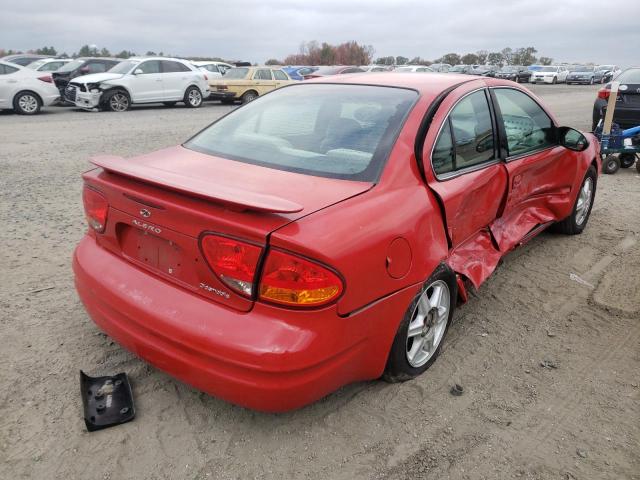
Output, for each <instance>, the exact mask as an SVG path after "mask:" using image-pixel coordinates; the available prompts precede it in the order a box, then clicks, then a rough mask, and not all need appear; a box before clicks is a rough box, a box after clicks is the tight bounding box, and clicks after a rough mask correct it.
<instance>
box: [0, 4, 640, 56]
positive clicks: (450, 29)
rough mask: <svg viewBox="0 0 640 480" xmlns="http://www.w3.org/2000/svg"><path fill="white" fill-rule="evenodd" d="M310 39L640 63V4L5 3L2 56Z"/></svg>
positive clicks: (266, 49) (196, 52)
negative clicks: (527, 50) (528, 50)
mask: <svg viewBox="0 0 640 480" xmlns="http://www.w3.org/2000/svg"><path fill="white" fill-rule="evenodd" d="M608 5H610V7H608ZM609 10H611V13H609ZM311 40H317V41H319V42H328V43H332V44H338V43H342V42H345V41H349V40H355V41H357V42H358V43H361V44H367V45H372V46H373V47H374V49H375V55H374V57H381V56H388V55H394V56H396V55H403V56H405V57H409V58H413V57H416V56H420V57H422V58H424V59H429V60H433V59H436V58H438V57H439V56H441V55H443V54H445V53H449V52H455V53H460V54H464V53H468V52H476V51H477V50H488V51H499V50H501V49H503V48H504V47H511V48H513V49H515V48H518V47H526V46H533V47H535V48H537V50H538V53H537V55H538V56H540V55H544V56H547V57H552V58H553V59H554V60H555V61H557V62H594V63H598V64H607V63H614V64H618V65H621V66H631V65H639V64H640V1H639V0H632V1H626V2H622V3H621V4H620V5H616V4H614V3H607V2H604V1H602V0H598V1H595V0H581V1H577V0H512V1H508V0H482V1H473V0H458V1H443V0H437V1H436V0H397V1H393V0H387V1H379V0H368V1H361V0H312V1H311V0H267V1H264V0H263V1H249V0H227V1H220V0H208V1H206V0H180V1H173V2H172V1H168V2H166V1H163V0H128V1H126V2H125V1H121V0H111V1H108V2H80V1H69V0H56V1H51V0H29V1H27V2H24V1H23V2H16V0H0V48H4V49H14V50H27V49H32V48H33V49H35V48H38V47H42V46H45V45H46V46H54V47H56V49H57V50H58V51H59V52H66V53H68V54H72V53H73V52H76V51H77V50H78V49H79V48H80V47H81V46H82V45H84V44H89V45H92V44H93V45H96V46H97V47H98V48H102V47H106V48H108V49H109V50H110V51H111V52H119V51H121V50H132V51H134V52H136V53H138V54H144V53H146V52H147V51H149V50H151V51H155V52H160V51H162V52H164V53H165V54H166V53H169V54H172V55H175V56H217V57H221V58H225V59H229V60H244V61H250V62H257V63H263V62H264V61H265V60H267V59H269V58H278V59H282V58H284V57H286V56H287V55H288V54H291V53H297V52H298V50H299V48H300V44H301V43H302V42H303V41H311Z"/></svg>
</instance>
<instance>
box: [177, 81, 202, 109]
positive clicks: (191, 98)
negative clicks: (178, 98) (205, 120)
mask: <svg viewBox="0 0 640 480" xmlns="http://www.w3.org/2000/svg"><path fill="white" fill-rule="evenodd" d="M203 100H204V99H203V98H202V92H201V91H200V89H199V88H198V87H195V86H193V85H192V86H190V87H189V88H187V91H186V92H184V99H183V100H182V101H183V102H184V104H185V105H186V106H187V107H189V108H200V107H201V106H202V102H203Z"/></svg>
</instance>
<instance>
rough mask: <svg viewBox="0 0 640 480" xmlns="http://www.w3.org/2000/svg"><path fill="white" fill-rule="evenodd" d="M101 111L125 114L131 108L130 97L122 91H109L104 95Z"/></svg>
mask: <svg viewBox="0 0 640 480" xmlns="http://www.w3.org/2000/svg"><path fill="white" fill-rule="evenodd" d="M104 97H105V98H104V101H103V102H102V104H103V109H104V110H109V111H111V112H126V111H127V110H129V108H131V97H129V94H128V93H127V92H126V91H124V90H111V91H108V92H107V93H105V94H104Z"/></svg>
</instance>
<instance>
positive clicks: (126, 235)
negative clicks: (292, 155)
mask: <svg viewBox="0 0 640 480" xmlns="http://www.w3.org/2000/svg"><path fill="white" fill-rule="evenodd" d="M92 163H94V164H96V165H97V166H99V167H101V168H97V169H94V170H91V171H89V172H87V173H85V174H84V175H83V178H84V180H85V183H86V184H87V185H89V186H90V187H93V188H95V189H97V190H99V191H100V192H102V194H103V195H104V196H105V197H106V198H107V200H108V202H109V213H108V217H107V226H106V230H105V232H104V233H103V234H97V235H96V237H97V242H98V243H99V244H100V245H101V246H103V247H104V248H106V249H108V250H109V251H111V252H112V253H114V254H115V255H118V256H120V257H122V258H124V259H126V260H127V261H129V262H131V263H133V264H135V265H137V266H138V267H140V268H143V269H145V270H147V271H149V272H151V273H153V274H156V275H159V276H161V277H163V278H165V279H166V280H167V281H171V282H173V283H175V284H177V285H180V286H181V287H183V288H186V289H188V290H191V291H193V292H194V293H197V294H199V295H202V296H204V297H207V298H209V299H211V300H213V301H216V302H220V303H223V304H225V305H227V306H229V307H232V308H235V309H238V310H242V311H248V310H249V309H250V308H251V306H252V305H253V301H252V300H251V299H248V298H246V297H243V296H242V295H239V294H236V293H234V292H233V291H232V290H231V289H230V288H229V287H227V286H226V285H225V284H224V283H223V282H221V281H220V280H219V279H218V277H217V276H216V275H215V274H214V273H213V272H212V271H211V270H210V268H209V266H208V265H207V263H206V261H205V259H204V257H203V256H202V253H201V251H200V247H199V238H200V236H201V234H202V233H203V232H212V233H213V232H215V233H218V234H222V235H226V236H230V237H234V238H237V239H239V240H244V241H247V242H250V243H253V244H256V245H260V246H262V247H263V249H264V248H265V247H266V245H267V243H268V239H269V235H270V233H271V232H273V231H274V230H277V229H278V228H281V227H283V226H284V225H287V224H289V223H291V222H293V221H295V220H296V219H298V218H301V217H303V216H306V215H309V214H311V213H313V212H315V211H318V210H320V209H322V208H325V207H327V206H329V205H333V204H336V203H339V202H341V201H343V200H346V199H348V198H351V197H353V196H356V195H359V194H361V193H363V192H366V191H367V190H369V189H370V188H371V187H372V185H373V184H371V183H367V182H354V181H348V180H337V179H330V178H323V177H316V176H311V175H303V174H299V173H292V172H286V171H281V170H276V169H271V168H266V167H261V166H257V165H251V164H246V163H242V162H238V161H233V160H227V159H223V158H220V157H214V156H211V155H207V154H204V153H199V152H195V151H192V150H188V149H186V148H184V147H172V148H168V149H165V150H160V151H158V152H154V153H152V154H148V155H143V156H140V157H136V158H132V159H128V160H125V159H123V158H120V157H97V158H95V159H92ZM327 228H330V226H327Z"/></svg>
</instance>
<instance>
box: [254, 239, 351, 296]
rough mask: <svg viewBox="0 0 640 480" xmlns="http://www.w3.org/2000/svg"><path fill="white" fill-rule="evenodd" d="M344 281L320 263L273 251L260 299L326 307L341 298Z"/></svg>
mask: <svg viewBox="0 0 640 480" xmlns="http://www.w3.org/2000/svg"><path fill="white" fill-rule="evenodd" d="M343 288H344V287H343V284H342V280H341V279H340V277H339V276H338V275H336V274H335V273H334V272H333V271H331V270H330V269H328V268H327V267H324V266H322V265H320V264H318V263H316V262H312V261H310V260H307V259H305V258H301V257H298V256H296V255H291V254H288V253H284V252H280V251H277V250H271V251H270V252H269V255H268V256H267V260H266V262H265V265H264V269H263V272H262V278H261V280H260V299H262V300H266V301H269V302H274V303H278V304H281V305H289V306H300V307H305V306H319V305H325V304H327V303H329V302H331V301H333V300H335V299H336V298H338V297H339V296H340V294H341V293H342V290H343Z"/></svg>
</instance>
